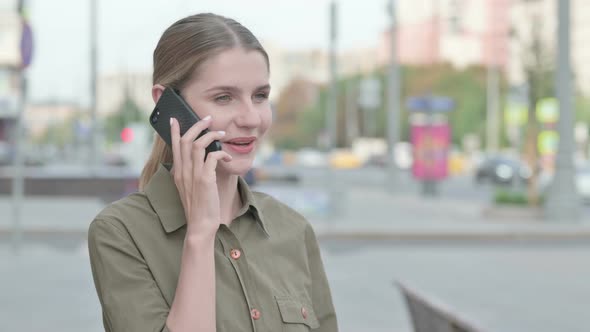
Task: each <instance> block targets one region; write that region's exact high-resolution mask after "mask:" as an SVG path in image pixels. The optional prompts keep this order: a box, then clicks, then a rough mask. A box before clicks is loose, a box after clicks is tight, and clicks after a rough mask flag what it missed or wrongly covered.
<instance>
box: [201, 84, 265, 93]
mask: <svg viewBox="0 0 590 332" xmlns="http://www.w3.org/2000/svg"><path fill="white" fill-rule="evenodd" d="M265 89H270V84H264V85H261V86H258V87H256V89H254V90H255V91H258V90H265ZM211 91H229V92H233V93H236V92H240V91H241V89H240V88H238V87H235V86H231V85H219V86H214V87H212V88H209V89H207V90H205V93H208V92H211Z"/></svg>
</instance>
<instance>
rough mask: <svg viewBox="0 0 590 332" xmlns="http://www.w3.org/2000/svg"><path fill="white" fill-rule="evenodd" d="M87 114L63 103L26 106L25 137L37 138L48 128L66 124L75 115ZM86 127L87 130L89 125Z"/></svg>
mask: <svg viewBox="0 0 590 332" xmlns="http://www.w3.org/2000/svg"><path fill="white" fill-rule="evenodd" d="M87 113H88V112H87V111H86V110H85V111H82V110H81V109H80V106H79V105H76V104H74V103H64V102H63V101H60V102H46V103H33V104H28V105H27V107H26V110H25V113H24V123H25V124H26V132H27V137H29V138H35V137H39V136H41V135H42V134H43V133H45V131H46V130H47V128H49V127H50V126H52V125H59V124H62V123H66V122H67V121H68V120H70V119H73V118H75V117H77V115H80V114H87ZM78 126H79V125H78ZM87 127H88V128H89V124H88V126H87ZM76 129H77V128H76Z"/></svg>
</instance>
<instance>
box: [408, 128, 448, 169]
mask: <svg viewBox="0 0 590 332" xmlns="http://www.w3.org/2000/svg"><path fill="white" fill-rule="evenodd" d="M450 137H451V128H450V127H449V125H448V124H436V125H431V126H427V125H419V126H418V125H414V126H412V145H413V154H414V164H413V165H412V173H413V175H414V177H415V178H417V179H420V180H442V179H444V178H446V177H447V175H448V162H447V153H448V150H449V142H450Z"/></svg>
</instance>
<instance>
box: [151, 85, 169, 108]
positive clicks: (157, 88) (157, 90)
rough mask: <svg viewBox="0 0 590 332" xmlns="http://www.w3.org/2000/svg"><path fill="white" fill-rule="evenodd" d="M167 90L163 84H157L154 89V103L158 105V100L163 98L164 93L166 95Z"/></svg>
mask: <svg viewBox="0 0 590 332" xmlns="http://www.w3.org/2000/svg"><path fill="white" fill-rule="evenodd" d="M165 89H166V87H165V86H163V85H162V84H156V85H154V86H153V87H152V99H154V103H156V104H157V103H158V100H160V97H161V96H162V93H164V90H165Z"/></svg>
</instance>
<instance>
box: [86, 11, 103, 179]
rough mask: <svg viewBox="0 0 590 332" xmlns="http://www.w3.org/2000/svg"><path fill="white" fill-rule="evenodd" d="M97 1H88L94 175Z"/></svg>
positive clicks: (91, 163)
mask: <svg viewBox="0 0 590 332" xmlns="http://www.w3.org/2000/svg"><path fill="white" fill-rule="evenodd" d="M96 1H97V0H90V117H91V120H90V121H91V128H92V129H91V138H90V155H89V156H88V157H89V158H88V162H89V169H90V170H91V172H92V174H93V175H94V174H95V172H96V168H97V166H98V162H99V161H100V156H99V147H98V130H99V126H98V119H97V118H98V117H97V110H96V76H97V31H98V28H97V4H96Z"/></svg>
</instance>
